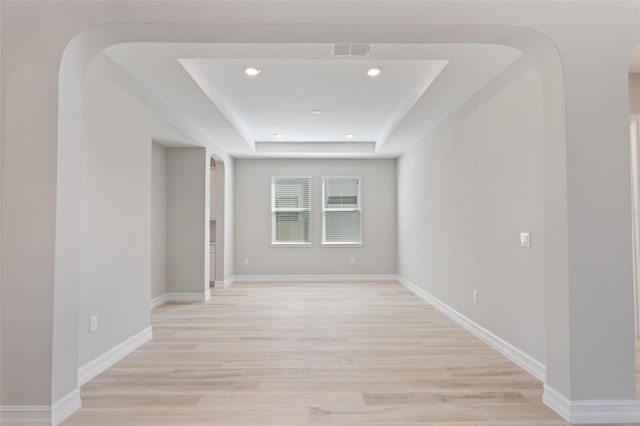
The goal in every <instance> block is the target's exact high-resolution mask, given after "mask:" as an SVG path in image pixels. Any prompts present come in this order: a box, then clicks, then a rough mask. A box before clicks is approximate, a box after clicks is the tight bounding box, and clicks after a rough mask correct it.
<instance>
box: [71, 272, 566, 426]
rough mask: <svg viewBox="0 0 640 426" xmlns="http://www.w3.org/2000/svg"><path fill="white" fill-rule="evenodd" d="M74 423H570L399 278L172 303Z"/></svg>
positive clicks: (242, 287)
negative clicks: (151, 334)
mask: <svg viewBox="0 0 640 426" xmlns="http://www.w3.org/2000/svg"><path fill="white" fill-rule="evenodd" d="M152 321H153V332H154V339H153V340H152V341H151V342H149V343H147V344H146V345H144V346H143V347H142V348H140V349H139V350H137V351H135V352H134V353H132V354H131V355H129V356H127V357H126V358H125V359H123V360H122V361H121V362H119V363H118V364H116V365H115V366H113V367H112V368H110V369H109V370H107V371H106V372H104V373H103V374H101V375H100V376H98V377H96V378H95V379H94V380H92V381H91V382H89V383H87V384H86V385H85V386H84V387H83V388H82V399H83V407H82V409H81V410H79V411H78V412H77V413H75V414H74V415H73V416H72V417H70V418H69V419H68V420H67V421H66V422H65V423H64V425H65V426H72V425H73V426H77V425H83V426H88V425H111V426H118V425H176V426H178V425H179V426H191V425H237V424H245V425H306V424H314V425H322V424H326V425H329V424H341V425H369V424H375V425H377V426H380V425H406V426H408V425H425V424H430V425H438V424H443V423H446V424H447V425H529V426H533V425H566V424H567V423H566V422H564V421H563V420H562V419H561V418H560V417H559V416H557V415H556V414H555V413H553V412H552V411H551V410H550V409H548V408H547V407H546V406H544V405H543V404H542V402H541V391H542V385H541V383H540V382H538V381H537V380H535V379H534V378H532V377H531V376H530V375H529V374H527V373H526V372H524V371H523V370H522V369H520V368H518V367H517V366H516V365H514V364H513V363H511V362H510V361H509V360H507V359H506V358H504V357H503V356H501V355H500V354H498V353H496V352H495V351H494V350H492V349H491V348H490V347H488V346H487V345H485V344H483V343H482V342H480V341H479V340H478V339H476V338H475V337H473V336H472V335H471V334H469V333H468V332H467V331H465V330H463V329H462V328H460V327H459V326H457V325H456V324H455V323H453V322H452V321H450V320H449V319H447V318H446V317H444V316H443V315H442V314H440V313H439V312H438V311H436V310H435V309H434V308H432V307H431V306H429V305H427V304H426V303H425V302H423V301H422V300H421V299H419V298H418V297H416V296H415V295H413V294H412V293H411V292H409V291H408V290H407V289H405V288H404V287H403V286H401V285H400V284H398V283H396V282H388V283H299V284H290V283H286V284H284V283H282V284H265V283H259V284H246V283H242V284H236V285H234V286H232V287H230V288H228V289H214V292H213V297H212V299H211V301H210V302H207V303H201V304H166V305H164V306H161V307H159V308H156V309H155V310H154V312H153V315H152Z"/></svg>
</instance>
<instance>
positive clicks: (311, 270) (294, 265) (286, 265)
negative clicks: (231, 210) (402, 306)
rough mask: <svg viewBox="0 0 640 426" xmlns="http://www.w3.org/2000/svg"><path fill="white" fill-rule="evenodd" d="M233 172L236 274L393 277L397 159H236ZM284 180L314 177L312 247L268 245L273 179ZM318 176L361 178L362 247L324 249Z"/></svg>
mask: <svg viewBox="0 0 640 426" xmlns="http://www.w3.org/2000/svg"><path fill="white" fill-rule="evenodd" d="M235 168H236V170H235V274H236V275H308V274H312V275H315V274H320V275H334V274H336V275H342V274H395V272H396V227H395V224H396V207H395V206H396V177H395V170H396V169H395V160H321V159H313V160H236V162H235ZM287 175H291V176H311V177H312V181H311V197H312V198H311V226H312V229H311V235H312V243H313V247H311V248H282V247H273V248H272V247H271V246H270V244H271V176H287ZM322 176H362V230H363V231H362V238H363V247H357V248H342V247H322V244H321V243H322V203H321V198H322V189H321V188H322V184H321V178H322ZM352 257H354V258H356V264H355V265H351V264H350V258H352ZM244 259H249V265H248V266H246V265H244Z"/></svg>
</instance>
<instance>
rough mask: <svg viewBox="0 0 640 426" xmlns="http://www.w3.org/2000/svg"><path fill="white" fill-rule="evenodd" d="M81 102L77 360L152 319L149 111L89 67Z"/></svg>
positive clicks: (96, 352) (94, 354) (87, 358)
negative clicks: (92, 322) (94, 325)
mask: <svg viewBox="0 0 640 426" xmlns="http://www.w3.org/2000/svg"><path fill="white" fill-rule="evenodd" d="M84 102H85V111H84V123H85V126H84V131H85V143H84V145H83V153H82V154H83V157H82V158H83V160H82V194H81V219H80V265H79V267H80V271H79V275H80V307H79V319H78V320H79V324H80V327H79V365H80V366H82V365H84V364H86V363H87V362H89V361H91V360H93V359H94V358H96V357H98V356H99V355H102V354H103V353H104V352H106V351H108V350H110V349H112V348H113V347H115V346H117V345H118V344H120V343H122V342H123V341H125V340H126V339H128V338H129V337H131V336H133V335H134V334H136V333H138V332H140V331H141V330H143V329H144V328H146V327H148V326H149V323H150V322H149V294H150V281H151V273H150V266H149V265H150V247H149V246H150V241H151V223H150V212H151V197H150V191H151V111H150V110H149V108H147V107H146V106H145V105H143V104H141V103H140V102H139V101H138V100H136V99H135V98H133V97H131V96H130V95H129V94H128V93H127V92H126V91H124V90H122V89H121V88H120V87H119V86H117V85H116V84H114V83H113V82H111V81H110V80H109V79H107V78H106V77H104V76H103V75H102V74H100V73H99V72H98V71H96V70H95V69H93V68H89V70H88V72H87V74H86V76H85V98H84ZM92 315H97V316H98V329H97V330H96V331H95V332H93V333H90V332H89V318H90V317H91V316H92Z"/></svg>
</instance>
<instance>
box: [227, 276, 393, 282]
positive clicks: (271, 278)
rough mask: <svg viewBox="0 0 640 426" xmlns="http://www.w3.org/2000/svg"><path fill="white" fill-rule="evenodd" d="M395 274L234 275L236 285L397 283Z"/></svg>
mask: <svg viewBox="0 0 640 426" xmlns="http://www.w3.org/2000/svg"><path fill="white" fill-rule="evenodd" d="M396 280H397V277H396V275H393V274H370V275H356V274H353V275H234V276H233V282H234V283H273V282H345V281H348V282H359V281H362V282H366V281H396Z"/></svg>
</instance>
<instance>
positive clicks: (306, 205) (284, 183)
mask: <svg viewBox="0 0 640 426" xmlns="http://www.w3.org/2000/svg"><path fill="white" fill-rule="evenodd" d="M271 242H272V243H276V244H277V243H286V244H304V243H307V244H308V243H311V178H310V177H272V178H271Z"/></svg>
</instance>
